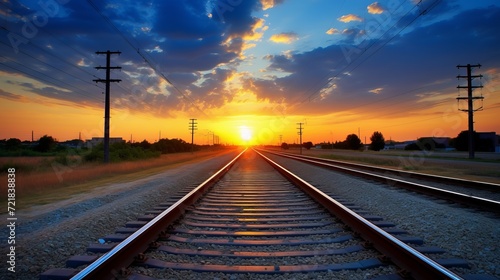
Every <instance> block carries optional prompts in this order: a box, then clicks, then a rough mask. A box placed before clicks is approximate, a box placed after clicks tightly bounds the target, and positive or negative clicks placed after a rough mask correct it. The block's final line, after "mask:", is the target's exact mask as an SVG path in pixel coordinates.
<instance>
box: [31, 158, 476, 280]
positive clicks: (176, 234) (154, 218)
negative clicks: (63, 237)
mask: <svg viewBox="0 0 500 280" xmlns="http://www.w3.org/2000/svg"><path fill="white" fill-rule="evenodd" d="M266 162H268V163H269V164H268V163H266ZM276 170H277V171H278V172H276ZM350 207H352V206H350ZM160 209H161V210H160ZM160 209H154V210H152V211H149V212H148V213H146V215H145V216H143V217H140V219H139V221H134V222H130V223H128V224H127V225H126V227H124V228H121V229H118V230H117V232H116V233H115V234H113V235H110V236H107V237H104V238H102V240H103V242H102V243H103V244H95V245H91V246H89V250H90V251H92V252H90V253H89V254H88V255H85V256H74V257H72V258H71V259H69V260H68V262H67V265H68V266H69V267H74V268H64V269H51V270H48V271H46V272H44V273H42V274H41V276H40V279H121V278H125V279H158V278H160V279H168V278H170V279H172V278H173V279H179V278H184V279H188V278H190V279H204V278H207V277H208V276H207V275H210V276H209V277H211V278H212V279H213V278H214V277H215V276H214V273H215V275H218V276H217V277H221V275H222V277H227V275H245V276H246V277H248V278H250V279H251V278H254V277H265V276H268V275H271V276H270V277H271V278H273V277H275V275H285V276H286V275H289V274H294V277H295V276H297V275H302V276H305V277H314V276H318V275H320V274H321V273H325V274H326V275H328V276H327V277H332V278H352V277H356V278H372V277H379V276H388V275H400V276H401V275H402V276H405V277H411V278H415V279H461V277H460V276H458V275H456V274H454V273H453V272H451V271H450V270H448V269H447V268H445V266H451V267H452V266H467V263H466V262H465V261H464V260H431V259H430V258H428V257H426V256H425V255H424V253H439V251H440V250H439V248H425V247H419V245H421V244H420V243H422V242H421V240H418V238H412V237H411V236H408V233H406V232H404V231H402V230H399V229H397V228H396V227H395V225H393V224H391V223H389V222H385V221H383V220H381V218H380V217H374V216H370V215H369V213H365V214H364V215H363V211H361V210H359V209H358V210H357V213H355V212H354V211H352V210H351V209H349V207H348V205H347V206H346V205H343V204H342V203H341V202H339V201H337V200H335V199H333V198H331V197H330V196H328V195H326V194H324V193H322V192H321V191H319V190H318V189H316V188H315V187H314V186H311V185H310V184H308V183H306V182H304V181H303V180H302V179H300V178H298V177H297V176H295V175H294V174H292V173H290V172H289V171H287V170H285V169H283V168H281V167H280V166H278V165H277V164H275V163H273V162H272V161H271V160H270V159H268V158H266V157H265V156H259V155H257V152H255V151H253V150H248V151H244V152H242V153H241V154H239V155H238V157H236V158H235V159H233V160H232V161H231V162H230V163H229V164H227V165H226V166H225V167H224V168H222V169H221V170H220V171H219V172H217V173H216V174H214V175H213V176H211V177H210V178H209V179H207V180H206V181H205V182H204V183H202V184H201V185H200V186H198V187H195V188H194V189H193V190H191V191H188V192H187V193H186V194H185V195H183V196H182V198H180V199H179V200H177V201H175V202H173V203H172V204H171V205H169V204H168V203H167V204H165V205H162V206H161V207H160ZM361 215H363V216H364V217H362V216H361ZM411 243H413V245H412V246H410V244H411ZM419 250H420V251H419ZM440 263H441V264H443V265H441V264H440ZM193 273H194V274H193ZM351 276H352V277H351ZM228 278H229V277H228ZM271 278H267V279H271ZM233 279H236V278H233Z"/></svg>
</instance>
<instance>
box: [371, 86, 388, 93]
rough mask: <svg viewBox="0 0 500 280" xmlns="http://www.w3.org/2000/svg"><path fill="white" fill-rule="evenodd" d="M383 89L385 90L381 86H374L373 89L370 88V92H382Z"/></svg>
mask: <svg viewBox="0 0 500 280" xmlns="http://www.w3.org/2000/svg"><path fill="white" fill-rule="evenodd" d="M382 90H384V88H381V87H379V88H374V89H372V90H369V91H368V92H370V93H373V94H380V93H381V92H382Z"/></svg>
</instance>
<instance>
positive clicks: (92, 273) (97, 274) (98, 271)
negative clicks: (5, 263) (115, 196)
mask: <svg viewBox="0 0 500 280" xmlns="http://www.w3.org/2000/svg"><path fill="white" fill-rule="evenodd" d="M246 150H247V149H245V150H243V151H242V152H241V153H239V154H238V155H237V156H236V157H235V158H234V159H233V160H231V161H230V162H229V163H228V164H226V165H225V166H224V167H222V168H221V169H220V170H219V171H217V172H216V173H215V174H214V175H212V176H211V177H210V178H208V179H207V180H205V181H204V182H203V183H201V184H200V185H199V186H198V187H196V188H195V189H193V190H192V191H191V192H189V193H188V194H186V195H185V196H184V197H183V198H181V199H180V200H179V201H177V202H176V203H174V204H173V205H172V206H170V207H169V208H167V209H166V210H165V211H163V212H162V213H161V214H159V215H158V216H156V217H155V218H154V219H152V220H151V221H149V222H148V223H147V224H145V225H144V226H143V227H141V228H140V229H138V230H137V231H136V232H134V233H133V234H131V235H130V236H129V237H128V238H126V239H125V240H124V241H122V242H120V243H119V244H118V245H116V246H115V247H114V248H113V249H111V250H110V251H108V252H107V253H106V254H104V255H102V256H101V257H99V258H98V259H97V260H95V261H94V262H93V263H91V264H90V265H88V266H87V267H85V268H84V269H83V270H81V271H80V272H78V273H77V274H76V275H75V276H73V277H72V278H71V279H73V280H79V279H115V278H116V277H117V276H118V274H119V271H117V270H116V269H117V268H126V267H128V266H129V265H130V264H132V263H133V262H134V260H135V258H136V257H137V256H138V255H139V254H141V253H143V252H144V251H145V250H146V249H147V248H149V246H150V244H151V243H153V242H154V241H156V240H157V239H158V238H159V237H160V236H161V234H162V232H163V231H164V230H165V229H166V228H167V226H168V225H170V224H171V223H173V222H174V221H175V220H177V219H178V218H179V217H180V216H181V215H182V214H183V213H184V212H185V210H186V208H187V207H188V206H189V205H191V204H193V203H194V202H196V201H197V200H198V199H199V198H200V197H201V196H202V195H203V193H205V192H206V191H207V190H208V188H210V187H211V186H213V185H214V184H215V183H216V182H217V181H218V180H219V179H220V178H221V177H222V176H224V174H226V173H227V172H228V171H229V169H230V168H231V166H233V165H234V163H235V162H236V160H238V158H240V157H241V155H242V154H243V153H245V151H246Z"/></svg>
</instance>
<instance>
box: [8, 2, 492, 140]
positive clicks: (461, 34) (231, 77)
mask: <svg viewBox="0 0 500 280" xmlns="http://www.w3.org/2000/svg"><path fill="white" fill-rule="evenodd" d="M0 19H1V22H2V23H1V28H0V37H1V39H0V49H1V53H2V55H1V57H0V74H1V76H0V84H1V87H0V104H3V106H4V107H3V108H14V107H15V108H16V110H15V111H10V113H9V114H10V116H11V117H12V118H14V119H16V120H17V121H19V122H20V123H19V125H18V126H17V127H19V126H24V128H23V129H24V131H29V130H31V129H33V128H31V129H30V128H29V127H30V123H33V119H30V118H29V117H26V114H27V112H31V113H34V115H37V114H39V115H40V116H42V115H43V116H45V117H44V119H46V120H47V121H48V122H49V123H53V124H52V125H51V124H47V122H45V124H39V125H35V128H34V129H35V130H37V131H40V133H42V131H48V132H47V133H53V134H59V135H60V136H58V138H61V139H65V138H71V137H70V136H68V135H66V134H65V132H64V131H66V130H67V129H68V125H64V122H65V121H62V122H61V121H55V119H54V118H56V117H55V116H57V118H59V117H60V115H61V114H63V113H66V112H67V111H68V109H72V108H73V109H75V110H76V109H78V110H82V112H85V110H88V114H89V115H98V111H99V110H101V109H102V107H103V105H102V102H103V95H102V94H101V92H102V91H103V85H102V84H96V83H94V82H93V81H92V80H93V79H96V78H103V77H104V71H102V70H100V71H98V70H96V69H94V68H95V67H96V66H103V65H104V64H105V57H104V56H102V55H96V54H95V52H96V51H105V50H112V51H114V50H119V51H121V52H122V54H121V55H119V56H113V58H112V64H113V65H116V66H121V67H122V70H121V71H118V70H116V71H113V72H112V77H113V78H116V79H121V80H122V81H121V82H120V83H119V84H113V85H112V96H113V97H112V100H113V101H112V108H113V110H114V111H113V112H114V114H115V118H116V119H117V122H116V130H115V131H116V133H115V134H120V135H128V134H132V133H134V132H135V131H141V132H139V133H138V134H139V135H140V136H138V137H143V138H146V139H150V138H151V134H152V133H153V132H148V133H149V134H148V133H146V132H142V131H143V130H142V129H144V127H143V125H142V126H141V125H138V126H139V127H137V128H134V127H131V126H130V122H129V124H127V119H128V120H130V118H132V117H130V116H133V118H134V120H135V119H143V120H144V122H150V123H152V125H153V126H156V124H157V123H160V122H166V121H170V122H172V123H175V124H177V123H178V122H176V120H179V119H182V120H183V121H184V122H186V120H187V119H188V118H191V117H194V118H199V119H200V120H201V119H204V120H206V122H205V123H207V127H208V128H207V129H209V130H213V131H216V130H217V126H219V127H220V126H221V124H222V126H224V125H227V124H228V122H231V120H238V121H236V122H235V123H238V124H241V123H243V124H247V125H251V126H255V127H254V128H253V130H254V131H255V134H256V135H258V134H259V130H262V127H263V126H266V128H265V129H266V131H267V132H265V133H264V132H262V133H261V134H262V135H264V134H266V133H267V134H269V133H272V134H273V135H274V136H272V137H268V136H266V137H264V136H262V137H260V138H261V139H260V140H262V141H257V142H266V141H267V140H270V139H272V141H275V140H276V137H277V136H276V135H278V134H285V135H290V136H289V138H291V139H294V138H295V136H292V135H293V134H295V123H296V122H299V121H306V122H307V123H308V124H307V125H308V126H309V131H310V132H311V134H310V137H312V138H313V139H314V141H315V142H318V141H321V140H323V139H325V138H332V136H331V134H333V133H332V132H331V131H332V130H333V131H338V134H339V135H338V137H337V138H339V139H338V140H342V138H344V137H345V135H347V134H348V133H350V132H355V131H356V130H357V129H354V130H355V131H352V130H353V128H354V127H355V128H358V127H363V128H364V129H365V130H367V131H370V132H371V131H372V130H382V132H383V133H384V130H383V129H385V131H386V133H385V134H386V135H387V134H390V135H397V137H398V138H405V137H407V138H412V137H417V136H418V135H417V133H418V134H420V136H429V135H430V134H435V129H436V128H441V130H445V132H443V134H446V135H448V136H452V137H454V136H456V135H457V134H458V133H459V132H460V130H466V129H467V128H466V127H465V126H464V124H462V121H460V125H459V124H458V122H459V121H458V119H460V120H462V119H463V117H464V116H463V113H460V112H459V111H458V110H456V109H457V108H454V109H453V110H451V111H450V113H449V114H443V112H447V111H448V110H450V108H453V106H460V104H457V102H456V97H457V96H458V95H460V94H461V95H463V94H464V93H463V92H462V93H461V92H459V91H457V89H456V86H457V85H458V84H459V83H461V81H457V79H456V76H457V75H460V74H461V75H463V74H464V72H463V71H462V72H461V71H460V70H459V69H457V68H456V65H458V64H467V63H471V64H476V63H481V64H482V65H483V67H482V68H481V69H476V70H475V71H478V72H480V73H481V74H483V75H484V78H483V79H482V81H481V84H482V85H483V86H484V88H483V89H482V90H481V91H477V94H483V95H484V96H485V100H484V102H485V104H484V107H485V111H484V112H482V113H478V114H477V115H478V129H479V130H488V131H497V132H499V131H500V127H499V125H498V124H496V123H493V122H492V121H491V116H493V115H495V114H496V115H498V113H499V112H500V98H499V97H498V95H499V91H500V89H499V87H498V84H499V81H498V77H499V70H500V68H499V66H500V48H498V46H499V45H500V36H499V35H498V34H500V4H499V3H498V1H493V0H491V1H490V0H484V1H437V0H425V1H414V0H391V1H378V2H377V1H364V0H360V1H348V0H343V1H341V0H335V1H332V0H310V1H303V0H302V1H300V0H189V1H174V0H169V1H131V0H130V1H129V0H125V1H115V0H104V1H95V0H94V1H77V0H41V1H38V0H36V1H28V0H20V1H16V0H4V1H2V2H1V3H0ZM462 83H463V82H462ZM42 105H44V106H45V107H40V106H42ZM49 107H50V110H49V109H47V108H49ZM486 109H487V110H486ZM49 111H50V112H53V113H52V114H53V115H54V117H53V118H51V117H49V116H48V115H49V113H48V112H49ZM4 112H5V110H4ZM452 112H453V114H452ZM84 114H85V113H84ZM455 114H462V115H459V117H457V116H455ZM33 118H35V117H33ZM276 118H279V119H281V118H287V120H286V121H283V120H281V121H282V122H283V123H286V124H287V126H290V128H288V130H287V129H284V128H282V127H281V126H280V129H276V128H275V127H271V125H269V122H270V121H272V119H276ZM481 118H483V119H484V120H483V119H481ZM425 119H428V120H429V121H422V120H425ZM450 119H454V121H450ZM118 120H121V121H123V122H122V123H120V122H119V121H118ZM263 121H264V123H265V124H264V125H263V124H262V122H263ZM96 122H97V121H96ZM54 123H57V124H58V125H54ZM71 123H73V124H76V125H74V126H76V128H74V130H82V129H84V130H85V129H86V130H93V128H94V126H96V127H97V126H98V125H97V124H88V123H80V119H79V118H78V117H76V118H75V119H74V120H73V121H71ZM179 123H180V122H179ZM208 123H209V124H208ZM288 124H289V125H288ZM405 124H409V126H412V125H414V126H415V127H419V130H418V132H417V131H414V133H413V134H412V133H411V132H412V129H410V128H409V127H408V125H405ZM79 126H80V127H79ZM89 126H90V128H89ZM450 126H453V127H454V128H453V129H449V127H450ZM31 127H33V125H31ZM58 127H59V128H60V130H58V129H57V128H58ZM377 127H378V129H377ZM183 128H185V127H183ZM1 130H2V134H1V135H0V139H2V138H9V137H18V138H23V136H20V135H19V133H21V132H20V130H16V129H14V127H10V126H5V127H3V128H2V129H1ZM94 130H95V129H94ZM151 130H155V131H156V130H157V129H153V128H151ZM269 131H271V132H269ZM322 131H323V132H324V131H328V133H327V134H330V136H328V137H327V136H325V135H321V132H322ZM23 133H24V132H23ZM68 133H69V132H68ZM136 133H137V132H136ZM141 133H144V136H143V135H141ZM179 133H180V132H179ZM182 133H183V134H186V133H187V132H186V131H184V130H183V132H182ZM218 133H221V134H222V133H223V132H222V131H221V132H218ZM367 133H368V132H367ZM405 133H406V134H405ZM75 134H76V132H75V131H71V135H75ZM154 134H156V132H154ZM183 134H182V135H183ZM422 134H425V135H422ZM23 135H24V134H23ZM56 136H57V135H56ZM186 138H187V137H186ZM387 138H389V137H387ZM401 140H403V139H401Z"/></svg>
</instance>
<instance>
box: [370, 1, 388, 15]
mask: <svg viewBox="0 0 500 280" xmlns="http://www.w3.org/2000/svg"><path fill="white" fill-rule="evenodd" d="M366 9H368V13H369V14H373V15H378V14H381V13H383V12H384V11H385V10H384V8H382V6H380V4H379V3H378V2H373V3H371V4H370V5H368V7H366Z"/></svg>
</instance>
